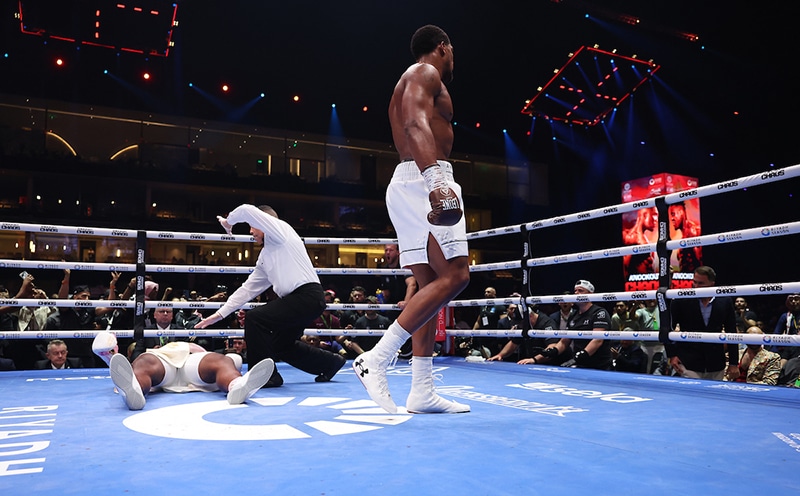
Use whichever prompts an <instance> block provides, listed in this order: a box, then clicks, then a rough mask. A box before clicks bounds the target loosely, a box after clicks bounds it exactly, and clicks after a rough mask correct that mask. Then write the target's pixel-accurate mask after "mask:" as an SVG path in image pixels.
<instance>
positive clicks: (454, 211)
mask: <svg viewBox="0 0 800 496" xmlns="http://www.w3.org/2000/svg"><path fill="white" fill-rule="evenodd" d="M422 177H423V178H424V179H425V186H426V188H428V191H430V193H429V194H428V200H429V201H430V202H431V211H430V212H428V222H430V223H431V224H433V225H434V226H452V225H455V224H457V223H458V221H460V220H461V215H462V214H463V213H464V212H463V211H462V210H461V201H459V199H458V196H456V193H455V191H453V190H452V189H450V186H449V185H448V184H447V179H446V178H445V177H444V173H443V172H442V168H441V167H440V166H439V164H431V165H429V166H428V167H426V168H425V169H424V170H423V171H422Z"/></svg>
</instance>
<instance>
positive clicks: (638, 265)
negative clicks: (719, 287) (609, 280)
mask: <svg viewBox="0 0 800 496" xmlns="http://www.w3.org/2000/svg"><path fill="white" fill-rule="evenodd" d="M697 187H698V180H697V178H694V177H688V176H681V175H678V174H670V173H661V174H654V175H652V176H648V177H643V178H639V179H632V180H630V181H625V182H623V183H622V201H623V202H625V203H629V202H630V203H633V205H636V206H637V209H636V210H632V211H626V212H624V213H623V214H622V242H623V244H625V245H643V244H650V243H655V242H657V241H658V239H659V226H669V227H668V229H669V233H666V232H664V233H663V234H665V235H667V234H668V239H670V240H685V241H684V243H685V244H686V246H681V247H680V248H677V249H673V250H672V251H671V253H670V255H669V258H666V257H664V258H663V259H661V258H659V257H658V256H656V253H655V250H652V251H650V252H644V251H640V252H638V253H633V254H630V255H624V256H623V257H622V265H623V270H622V272H623V278H624V280H625V290H626V291H646V290H655V289H658V275H659V273H660V271H661V272H663V274H666V273H667V265H668V266H669V267H672V268H673V273H674V274H675V275H680V274H687V273H688V274H689V276H690V277H689V278H688V279H686V278H682V277H673V279H672V283H671V284H672V286H671V287H672V288H680V287H691V274H692V273H693V272H694V269H695V268H697V267H699V266H700V265H702V247H701V246H694V245H695V244H696V242H692V241H689V239H690V238H694V237H698V236H700V233H701V230H700V201H699V199H698V198H696V197H695V196H696V195H695V194H694V193H695V192H696V189H694V188H697ZM676 192H680V194H682V195H683V197H681V201H680V202H678V203H674V204H672V205H670V206H669V209H668V215H669V218H667V219H659V213H658V210H657V209H656V207H655V206H654V203H647V200H648V199H652V198H655V197H657V196H662V195H667V194H671V193H676ZM659 222H660V223H661V224H659ZM642 275H653V276H655V277H648V278H644V279H642V278H641V277H638V276H642Z"/></svg>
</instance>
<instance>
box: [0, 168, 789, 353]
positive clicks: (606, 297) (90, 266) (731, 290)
mask: <svg viewBox="0 0 800 496" xmlns="http://www.w3.org/2000/svg"><path fill="white" fill-rule="evenodd" d="M797 176H800V165H795V166H791V167H786V168H783V169H777V170H772V171H767V172H764V173H759V174H753V175H750V176H744V177H742V178H738V179H734V180H731V181H724V182H719V183H714V184H711V185H707V186H703V187H700V188H696V189H692V190H686V191H682V192H678V193H672V194H668V195H663V196H660V197H655V198H650V199H646V200H641V201H637V202H633V203H624V204H618V205H612V206H610V207H604V208H597V209H593V210H588V211H585V212H578V213H574V214H570V215H567V216H562V217H553V218H550V219H545V220H542V221H536V222H531V223H526V224H522V225H519V226H507V227H501V228H494V229H489V230H485V231H478V232H474V233H469V234H468V235H467V239H478V238H482V237H488V236H495V235H501V234H510V233H517V232H522V233H523V234H524V233H525V231H526V230H532V229H539V228H544V227H550V226H555V225H561V224H567V223H573V222H577V221H582V220H586V219H588V218H598V217H605V216H610V215H616V214H620V213H625V212H631V211H635V210H639V209H640V208H646V207H653V206H655V205H656V203H657V202H663V203H666V204H671V203H677V202H679V201H683V200H684V199H686V198H689V197H691V198H702V197H707V196H712V195H716V194H720V193H723V192H727V191H732V190H736V189H744V188H747V187H751V186H757V185H760V184H767V183H772V182H776V181H781V180H783V179H789V178H793V177H797ZM0 231H25V232H39V233H48V234H52V233H61V234H75V235H95V236H107V237H117V238H138V239H139V240H141V239H142V238H143V237H146V238H149V239H162V240H166V239H171V240H192V241H196V240H210V241H235V242H253V241H254V238H253V237H252V236H246V235H227V234H209V233H181V232H163V231H134V230H125V229H103V228H86V227H73V226H52V225H43V224H26V223H0ZM798 232H800V222H792V223H788V224H776V225H772V226H764V227H756V228H751V229H745V230H739V231H728V232H725V233H717V234H708V235H703V236H698V237H694V238H687V239H683V240H674V241H667V242H666V243H665V246H666V248H667V249H679V248H686V247H693V246H706V245H713V244H721V243H727V242H737V241H747V240H752V239H765V238H767V237H773V236H775V237H776V236H784V235H788V234H797V233H798ZM302 239H303V241H304V243H305V244H386V243H396V242H397V240H396V239H393V238H386V239H381V238H319V237H317V238H302ZM657 245H658V243H651V244H645V245H635V246H623V247H619V248H611V249H605V250H595V251H589V252H581V253H573V254H567V255H558V256H554V257H544V258H535V259H531V258H524V259H523V261H522V262H521V261H520V260H514V261H508V262H495V263H489V264H480V265H474V266H470V271H471V272H478V271H491V270H505V269H518V268H520V267H535V266H539V265H550V264H556V263H563V262H573V261H586V260H590V259H595V258H600V256H602V257H620V256H625V255H630V254H635V253H640V252H653V251H656V250H657V248H658V246H657ZM140 251H142V250H140ZM526 253H527V252H526ZM142 255H143V253H140V262H139V263H137V264H109V263H74V262H50V261H47V262H42V261H28V260H8V259H0V268H36V269H70V270H109V271H136V272H137V273H138V272H143V271H148V272H156V273H165V272H167V273H168V272H178V273H182V272H186V273H231V274H249V273H250V272H252V270H253V269H252V268H250V267H231V266H175V265H162V264H150V265H144V264H143V263H142V262H141V259H142V258H143V257H142ZM317 273H318V274H342V275H346V274H368V275H369V274H371V275H382V274H409V273H411V271H410V270H408V269H361V268H321V269H317ZM662 289H663V291H662V290H650V291H635V292H621V293H616V292H615V293H595V294H591V295H551V296H530V297H527V298H504V299H473V300H454V301H451V302H450V303H448V306H450V307H464V306H482V305H492V304H498V303H501V302H502V303H503V304H511V303H520V302H521V301H523V300H524V301H525V302H527V303H531V304H539V303H558V302H585V301H599V302H602V301H611V300H648V299H655V298H656V296H657V295H658V294H659V293H662V294H663V295H665V296H666V297H667V298H672V299H676V298H701V297H713V296H717V295H720V294H723V295H730V294H737V295H753V294H755V295H762V294H775V293H787V292H792V293H794V292H800V282H784V283H763V284H750V285H740V286H721V287H711V288H693V289H675V290H666V289H665V288H662ZM95 303H97V305H95ZM223 304H224V303H222V302H161V301H147V302H144V304H143V305H140V302H137V301H135V300H130V301H118V300H114V301H108V300H79V301H76V300H35V299H18V300H17V299H6V300H0V305H4V306H56V307H119V308H122V307H124V308H137V311H138V310H139V309H140V308H141V307H145V308H156V307H158V306H171V307H174V308H194V309H200V308H203V309H205V308H209V309H210V308H220V307H221V306H222V305H223ZM263 304H264V303H254V302H250V303H247V304H246V305H244V306H243V307H242V308H255V307H256V306H259V305H263ZM328 308H329V309H332V310H335V309H362V308H364V309H374V310H399V308H398V307H397V305H391V304H380V305H375V304H329V305H328ZM662 311H663V310H662ZM98 332H100V331H86V330H74V331H70V330H59V331H23V332H5V333H0V339H15V338H17V339H43V338H54V337H63V338H76V337H78V338H84V337H86V338H93V337H94V336H96V335H97V333H98ZM112 332H113V333H114V334H116V335H117V336H119V337H136V336H137V333H136V331H129V330H114V331H112ZM142 332H143V333H144V334H143V335H144V336H147V337H159V336H165V335H166V336H220V337H222V336H225V337H230V336H242V335H243V330H241V329H185V330H182V329H174V330H169V331H166V332H163V331H159V330H157V329H147V330H144V331H141V330H140V331H139V333H142ZM383 332H384V331H383V330H369V329H305V330H304V333H305V334H307V335H353V336H359V335H365V336H369V335H372V336H378V335H382V334H383ZM446 333H447V335H448V336H487V337H504V336H507V337H521V336H524V335H526V333H527V336H529V337H530V336H535V337H571V338H583V339H592V338H598V339H609V338H613V339H634V340H641V341H657V340H658V339H659V332H658V331H563V330H551V331H542V330H535V329H531V330H527V329H523V330H517V329H512V330H500V329H497V330H491V329H483V330H472V329H451V330H446ZM666 334H667V335H668V336H669V339H670V340H673V341H695V342H708V343H719V342H724V343H732V344H734V343H735V344H757V345H782V346H800V336H798V335H776V334H767V335H751V334H737V333H724V332H722V333H708V332H699V331H684V330H681V331H679V332H676V331H673V332H669V333H666Z"/></svg>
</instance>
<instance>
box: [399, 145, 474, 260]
mask: <svg viewBox="0 0 800 496" xmlns="http://www.w3.org/2000/svg"><path fill="white" fill-rule="evenodd" d="M438 162H439V165H440V166H441V167H442V172H443V173H444V176H445V178H446V179H447V182H448V184H449V185H450V188H451V189H452V190H453V191H455V193H456V195H458V200H459V201H460V202H461V207H462V209H463V208H464V200H463V198H462V197H461V186H459V184H458V183H456V182H455V180H454V179H453V166H452V165H451V164H450V162H445V161H444V160H439V161H438ZM386 208H387V209H388V210H389V218H390V219H391V220H392V225H393V226H394V230H395V232H397V244H398V245H399V248H400V266H401V267H407V266H409V265H416V264H427V263H428V233H430V234H432V235H433V237H434V239H436V241H437V242H438V243H439V246H440V247H441V249H442V253H443V254H444V257H445V259H447V260H450V259H451V258H455V257H466V256H468V255H469V251H468V249H467V228H466V226H467V224H466V220H465V219H464V218H465V216H461V220H460V221H458V222H457V223H456V224H455V225H454V226H434V225H432V224H430V223H429V222H428V212H430V211H431V204H430V201H429V200H428V191H427V190H426V189H425V180H424V179H423V178H422V174H421V173H420V171H419V167H417V164H416V162H414V161H413V160H409V161H405V162H400V163H399V164H397V167H395V169H394V174H393V175H392V180H391V181H390V182H389V186H388V187H387V188H386Z"/></svg>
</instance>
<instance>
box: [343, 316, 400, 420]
mask: <svg viewBox="0 0 800 496" xmlns="http://www.w3.org/2000/svg"><path fill="white" fill-rule="evenodd" d="M410 337H411V334H409V333H408V332H407V331H406V330H405V329H403V328H402V327H401V326H400V324H398V323H397V321H395V322H393V323H392V325H390V326H389V328H388V329H387V330H386V333H384V335H383V337H381V339H380V341H378V343H377V344H376V345H375V346H374V347H373V348H372V349H371V350H369V351H366V352H364V353H362V354H360V355H359V356H357V357H356V359H355V360H353V372H355V374H356V377H358V380H360V381H361V384H362V385H363V386H364V388H365V389H366V390H367V393H368V394H369V397H370V398H372V401H374V402H375V403H377V404H378V406H380V407H381V408H383V409H384V410H386V411H387V412H389V413H397V405H396V404H395V402H394V400H393V399H392V395H391V393H390V392H389V382H388V381H387V380H386V368H387V367H388V366H389V362H391V361H392V359H393V358H395V357H397V350H399V349H400V347H401V346H403V343H405V342H406V341H407V340H408V338H410Z"/></svg>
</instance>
